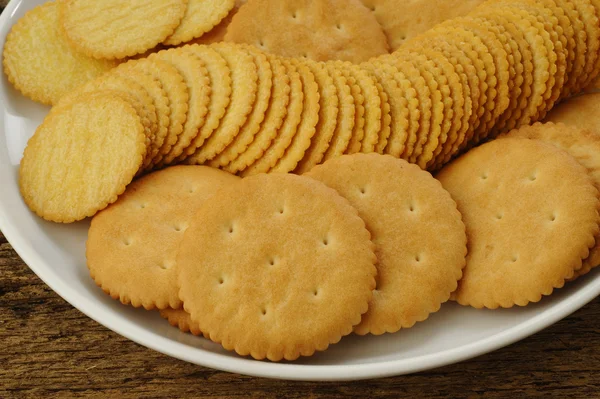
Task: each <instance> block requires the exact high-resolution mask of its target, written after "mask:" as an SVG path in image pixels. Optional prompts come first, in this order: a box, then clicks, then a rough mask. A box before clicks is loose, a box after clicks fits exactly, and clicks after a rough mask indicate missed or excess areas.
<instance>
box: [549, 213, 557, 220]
mask: <svg viewBox="0 0 600 399" xmlns="http://www.w3.org/2000/svg"><path fill="white" fill-rule="evenodd" d="M555 220H556V214H555V213H553V214H552V215H551V216H550V221H551V222H554V221H555Z"/></svg>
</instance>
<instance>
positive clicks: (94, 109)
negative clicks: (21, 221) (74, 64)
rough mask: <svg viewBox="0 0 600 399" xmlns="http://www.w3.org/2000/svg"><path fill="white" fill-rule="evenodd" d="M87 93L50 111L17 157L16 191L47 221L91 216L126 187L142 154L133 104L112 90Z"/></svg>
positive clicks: (140, 128)
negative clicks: (88, 96)
mask: <svg viewBox="0 0 600 399" xmlns="http://www.w3.org/2000/svg"><path fill="white" fill-rule="evenodd" d="M86 95H87V94H85V93H84V94H82V95H81V97H78V98H77V99H76V101H73V102H71V103H69V104H65V105H63V106H61V107H57V108H56V109H55V110H54V111H53V112H50V114H49V115H48V116H47V117H46V118H45V120H44V122H43V123H42V124H41V125H40V126H39V127H38V128H37V130H36V132H35V134H34V135H33V137H32V138H31V139H30V140H29V142H28V143H27V147H26V148H25V151H24V154H23V159H22V160H21V166H20V168H19V187H20V189H21V195H22V196H23V199H24V201H25V203H26V204H27V205H28V206H29V208H30V209H31V210H32V211H34V212H35V213H37V214H38V215H39V216H40V217H42V218H44V219H46V220H50V221H54V222H59V223H70V222H75V221H78V220H82V219H85V218H86V217H89V216H93V215H94V214H95V213H96V212H98V211H99V210H101V209H103V208H105V207H106V206H107V205H108V204H110V203H112V202H114V201H115V200H116V199H117V197H118V196H119V195H120V194H121V193H122V192H123V191H125V187H126V186H127V185H128V184H129V183H130V182H131V180H132V179H133V177H134V176H135V175H136V173H137V172H138V170H139V168H140V167H141V166H142V161H143V159H144V157H145V155H146V144H145V134H144V127H143V125H142V123H141V121H140V117H139V115H138V113H137V112H136V110H135V108H133V107H132V106H131V105H130V104H129V103H128V102H127V101H126V100H124V99H122V98H121V97H119V96H117V95H114V94H113V93H107V94H104V95H99V94H96V95H93V96H91V97H90V98H87V99H86V97H85V96H86Z"/></svg>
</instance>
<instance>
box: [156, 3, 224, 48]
mask: <svg viewBox="0 0 600 399" xmlns="http://www.w3.org/2000/svg"><path fill="white" fill-rule="evenodd" d="M234 5H235V0H188V4H187V8H186V11H185V14H184V16H183V19H182V20H181V23H180V24H179V26H178V27H177V29H175V32H173V34H172V35H171V36H169V37H168V38H167V39H166V40H165V41H164V42H163V43H164V44H166V45H169V46H175V45H178V44H181V43H183V42H189V41H190V40H192V39H195V38H197V37H200V36H202V35H203V34H204V33H206V32H209V31H210V30H211V29H213V28H214V27H215V26H217V25H218V24H219V23H220V22H221V21H222V20H223V19H224V18H225V17H226V16H227V15H228V14H229V12H230V11H231V10H232V9H233V7H234Z"/></svg>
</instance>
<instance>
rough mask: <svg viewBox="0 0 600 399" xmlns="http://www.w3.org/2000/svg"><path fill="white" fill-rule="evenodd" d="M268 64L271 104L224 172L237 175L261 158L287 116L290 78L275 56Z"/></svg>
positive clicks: (298, 81)
mask: <svg viewBox="0 0 600 399" xmlns="http://www.w3.org/2000/svg"><path fill="white" fill-rule="evenodd" d="M269 62H270V63H271V68H272V70H273V94H272V95H271V102H270V104H269V108H268V109H267V112H266V114H265V120H264V122H263V124H262V126H261V128H260V130H259V132H258V133H257V134H256V136H254V140H253V141H252V142H251V143H250V145H249V146H248V148H246V150H245V151H244V152H243V153H241V154H240V155H239V156H238V157H237V158H236V159H234V160H233V161H231V163H229V164H228V165H225V166H224V167H223V169H224V170H226V171H228V172H230V173H237V172H240V171H242V170H244V169H245V168H246V167H247V166H248V165H251V164H252V163H254V161H256V160H257V159H258V158H260V157H261V156H262V154H263V153H264V152H265V151H266V150H267V148H269V146H270V145H271V142H272V141H273V140H274V139H275V137H276V136H277V133H278V131H279V129H280V128H281V126H282V124H283V121H284V120H285V118H286V116H287V114H288V105H289V104H290V91H291V88H290V77H288V72H287V69H286V67H285V66H284V65H283V64H282V62H281V61H280V60H279V59H277V58H276V57H275V56H273V55H270V56H269ZM295 78H296V79H297V81H296V80H294V82H295V83H298V84H300V85H301V84H302V83H301V82H300V77H299V76H297V75H296V76H295ZM300 90H301V89H300ZM298 112H302V111H301V110H300V111H298Z"/></svg>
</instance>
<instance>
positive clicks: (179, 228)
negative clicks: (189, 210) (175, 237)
mask: <svg viewBox="0 0 600 399" xmlns="http://www.w3.org/2000/svg"><path fill="white" fill-rule="evenodd" d="M173 230H175V231H176V232H178V233H179V232H180V231H182V230H183V227H181V226H179V225H177V226H175V227H173Z"/></svg>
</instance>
